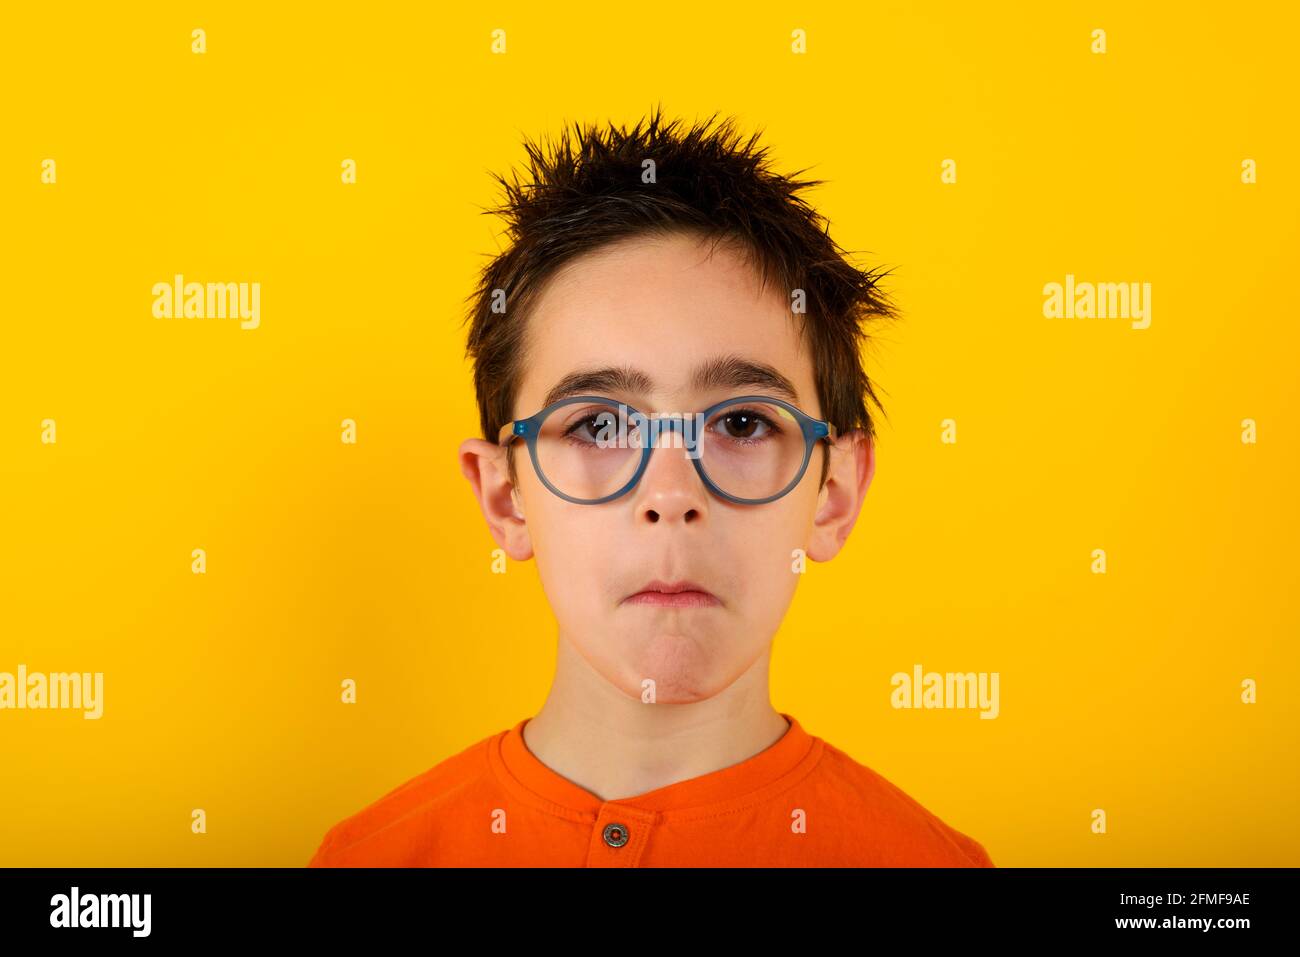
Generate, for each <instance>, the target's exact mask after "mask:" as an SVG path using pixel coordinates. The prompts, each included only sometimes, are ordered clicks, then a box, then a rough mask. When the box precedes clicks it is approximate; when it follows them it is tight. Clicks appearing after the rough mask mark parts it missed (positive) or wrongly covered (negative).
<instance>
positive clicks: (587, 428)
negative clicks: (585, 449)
mask: <svg viewBox="0 0 1300 957" xmlns="http://www.w3.org/2000/svg"><path fill="white" fill-rule="evenodd" d="M585 413H586V414H584V415H581V416H580V417H579V418H578V419H576V420H574V421H573V422H572V423H571V424H570V425H569V426H568V427H567V428H566V429H565V430H564V437H565V438H566V439H572V440H573V441H575V442H577V443H578V444H580V445H595V444H596V443H597V441H598V440H599V439H600V437H601V436H602V435H604V436H606V437H608V438H612V437H614V436H616V435H617V434H618V415H617V413H615V412H613V411H612V410H610V409H597V408H592V409H587V410H585Z"/></svg>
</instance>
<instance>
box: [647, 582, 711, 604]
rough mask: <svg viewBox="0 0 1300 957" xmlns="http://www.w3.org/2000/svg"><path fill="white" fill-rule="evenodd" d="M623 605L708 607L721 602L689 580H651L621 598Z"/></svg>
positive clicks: (702, 587)
mask: <svg viewBox="0 0 1300 957" xmlns="http://www.w3.org/2000/svg"><path fill="white" fill-rule="evenodd" d="M623 604H625V605H659V606H661V607H666V608H708V607H711V606H715V605H721V604H722V602H721V601H719V600H718V597H717V596H716V595H714V594H713V593H712V592H711V591H709V590H708V589H707V588H705V587H704V586H702V585H697V584H696V583H695V582H690V581H676V582H663V581H657V580H656V581H652V582H649V583H647V584H646V586H645V587H644V588H642V589H641V590H640V591H639V592H636V593H635V594H632V595H628V596H627V597H626V598H624V599H623Z"/></svg>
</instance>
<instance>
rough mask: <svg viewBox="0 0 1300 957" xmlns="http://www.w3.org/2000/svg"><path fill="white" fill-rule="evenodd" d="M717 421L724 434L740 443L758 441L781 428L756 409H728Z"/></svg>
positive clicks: (778, 431)
mask: <svg viewBox="0 0 1300 957" xmlns="http://www.w3.org/2000/svg"><path fill="white" fill-rule="evenodd" d="M715 421H716V422H718V423H720V424H721V432H722V435H723V436H724V437H726V438H729V439H733V440H735V441H736V442H739V443H756V442H761V441H762V440H763V439H765V438H767V437H768V436H770V435H772V434H774V433H780V431H781V428H780V426H778V425H777V424H776V423H775V422H773V421H772V420H771V419H770V418H768V417H767V416H766V415H764V414H763V413H762V412H759V411H757V410H756V409H745V408H740V409H728V410H727V411H726V412H724V413H723V414H722V415H720V416H719V417H718V418H717V419H716V420H715Z"/></svg>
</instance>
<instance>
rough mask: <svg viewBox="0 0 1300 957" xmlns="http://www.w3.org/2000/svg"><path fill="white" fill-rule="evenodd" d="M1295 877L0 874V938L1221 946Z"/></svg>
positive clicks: (1288, 872)
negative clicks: (791, 939)
mask: <svg viewBox="0 0 1300 957" xmlns="http://www.w3.org/2000/svg"><path fill="white" fill-rule="evenodd" d="M1296 878H1297V871H1296V869H1294V868H1216V869H1208V868H1207V869H1195V868H1058V869H1053V868H996V869H992V870H987V869H981V870H941V869H894V870H874V869H873V870H867V869H861V870H842V869H831V868H809V869H758V868H755V869H743V870H730V869H729V870H715V869H690V870H686V869H652V868H651V869H644V870H640V871H623V872H621V873H620V874H618V875H613V874H605V875H603V876H601V877H599V878H597V877H596V875H595V874H594V873H593V872H591V871H584V870H529V869H509V870H489V869H472V870H453V869H438V868H434V869H419V870H399V869H359V870H342V869H321V870H307V869H304V868H288V869H277V868H84V869H77V868H26V869H8V870H3V869H0V935H2V936H0V939H3V940H4V941H5V943H6V945H8V944H10V943H13V942H16V941H19V940H31V939H33V938H40V942H41V943H54V942H57V939H58V938H59V937H68V936H75V938H76V944H77V945H78V946H91V947H94V946H98V945H99V944H100V943H108V942H109V941H110V940H113V941H115V942H117V943H119V944H121V943H126V942H130V944H131V945H133V946H147V944H146V941H151V940H156V941H165V942H168V943H184V942H193V943H196V944H212V943H216V942H230V943H243V942H254V941H256V942H258V943H263V942H277V941H285V942H292V943H294V944H302V943H305V942H309V941H320V942H322V943H325V944H329V945H337V944H339V943H340V942H342V941H344V940H350V941H363V942H385V941H392V942H396V941H412V942H419V943H420V945H421V946H422V947H423V946H428V947H430V949H441V948H442V947H443V946H452V947H456V948H457V949H459V948H461V947H463V946H464V944H459V943H453V942H455V941H459V940H461V939H462V938H469V939H468V941H465V943H468V944H470V945H471V946H474V945H481V946H483V947H484V948H488V949H490V948H491V947H492V946H493V945H494V944H496V943H499V942H500V941H502V940H504V939H507V938H509V937H512V936H517V937H518V939H519V940H521V941H527V942H530V943H532V944H533V945H534V946H541V945H544V944H545V943H546V942H547V941H548V940H549V941H552V942H554V941H555V940H556V934H557V933H564V934H565V938H563V939H565V940H569V939H573V938H572V937H571V935H572V934H573V933H575V932H578V933H580V935H581V936H580V938H579V939H581V940H589V941H590V942H591V943H593V944H601V945H603V946H609V947H632V948H636V949H638V950H640V949H642V948H645V947H650V948H655V949H658V948H662V947H668V946H677V945H680V944H681V943H683V941H682V938H681V936H680V935H681V934H682V933H683V932H684V931H685V929H686V928H690V942H691V943H699V942H700V940H701V937H703V938H707V939H718V940H723V941H730V942H733V943H734V942H737V941H739V940H740V939H744V938H752V937H755V936H757V937H758V938H760V939H764V938H768V937H769V936H770V935H773V934H781V933H783V932H795V933H799V934H801V935H804V934H812V935H814V936H812V937H805V938H804V948H802V949H808V948H812V949H816V948H818V947H819V946H820V945H818V944H816V943H815V941H816V940H818V939H821V938H822V935H823V934H824V935H827V939H826V940H824V941H823V942H824V943H825V944H826V945H827V946H832V944H831V942H830V938H835V937H837V936H838V935H840V934H847V935H848V936H849V937H850V939H856V940H858V941H860V942H862V943H864V944H868V943H870V942H871V941H873V940H885V939H892V938H894V937H897V936H899V935H902V937H903V938H904V939H910V940H913V941H915V942H916V943H918V944H920V943H928V942H931V941H933V940H935V939H942V938H948V937H951V938H954V939H963V940H968V941H970V942H972V943H974V942H977V941H978V942H985V943H987V942H993V941H1001V940H1006V939H1016V938H1026V939H1034V940H1044V939H1046V940H1055V939H1061V940H1069V941H1074V940H1078V939H1081V938H1082V939H1090V940H1095V939H1097V938H1110V939H1117V938H1122V937H1133V938H1136V939H1138V940H1148V941H1151V940H1156V941H1164V940H1174V941H1177V942H1178V943H1177V944H1175V946H1181V945H1182V944H1183V943H1186V942H1190V941H1192V940H1195V939H1203V940H1215V941H1217V942H1219V943H1221V944H1225V945H1227V946H1232V944H1233V942H1235V941H1244V940H1249V939H1250V938H1251V936H1252V935H1256V934H1264V935H1268V936H1270V937H1276V936H1277V935H1278V934H1285V933H1286V932H1287V930H1288V925H1289V921H1290V913H1291V911H1293V910H1294V904H1293V902H1294V900H1295V893H1296ZM146 895H147V896H146ZM86 924H91V925H92V926H85V925H86ZM74 925H75V926H74ZM1288 936H1289V935H1288ZM6 949H8V948H7V947H6ZM14 952H15V953H16V952H17V951H14Z"/></svg>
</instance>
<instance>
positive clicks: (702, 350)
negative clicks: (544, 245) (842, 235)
mask: <svg viewBox="0 0 1300 957" xmlns="http://www.w3.org/2000/svg"><path fill="white" fill-rule="evenodd" d="M788 295H789V290H785V289H780V288H778V287H776V286H774V285H773V284H772V282H771V281H770V280H769V282H768V284H767V285H766V286H765V287H764V286H762V285H761V283H760V277H759V274H758V272H757V270H756V269H755V268H754V267H753V266H751V265H750V264H749V263H748V262H747V261H746V259H745V257H744V256H743V255H742V254H741V253H740V252H738V251H737V250H736V249H734V248H733V247H732V246H731V245H730V244H727V243H718V244H716V245H715V244H714V243H713V242H712V241H711V240H707V239H702V238H700V237H698V236H696V235H693V234H692V235H687V234H672V235H668V236H653V237H636V238H634V239H629V240H624V241H620V242H618V243H615V244H611V245H608V246H604V247H602V248H600V249H598V250H595V251H593V252H591V253H587V254H585V255H583V256H581V257H578V258H577V259H574V260H572V261H570V262H569V263H567V264H566V265H565V266H564V267H563V268H562V269H560V270H558V271H557V272H556V273H555V275H554V276H553V277H552V279H551V281H550V282H549V283H548V284H547V287H546V289H545V290H544V291H543V292H542V294H541V295H540V296H539V298H538V300H537V302H536V303H535V304H534V307H533V310H532V313H531V315H530V316H529V319H528V329H527V330H526V350H527V355H528V359H527V362H526V363H525V369H524V373H523V378H522V379H521V380H520V386H519V392H518V399H517V407H516V409H515V413H516V414H517V415H531V414H532V413H533V412H536V411H537V410H538V409H540V408H542V407H543V406H544V405H547V404H549V401H553V400H554V399H555V398H558V397H559V396H560V395H561V394H563V393H564V392H570V393H572V389H571V388H566V386H572V385H575V384H576V385H577V386H578V388H577V391H578V392H596V393H599V394H609V395H613V396H614V397H615V398H627V399H629V400H631V399H634V398H639V399H641V401H642V405H643V407H644V408H643V411H647V412H655V411H662V410H661V409H659V408H658V406H663V407H664V408H665V409H667V410H669V411H672V410H678V411H680V410H683V409H685V408H686V407H688V406H692V405H697V404H700V403H702V402H706V401H709V400H711V399H721V398H725V397H726V396H728V395H732V394H737V393H739V392H744V391H753V392H758V393H761V394H764V395H777V396H780V397H782V398H785V399H787V400H788V401H790V402H793V403H794V404H795V405H798V406H799V407H800V408H802V409H804V410H805V411H808V412H813V413H816V412H817V411H818V409H817V402H816V398H815V391H816V390H815V386H814V380H813V369H812V363H811V359H810V357H809V356H808V354H807V350H806V349H805V348H804V345H803V341H802V339H801V336H800V332H799V322H798V320H799V317H797V316H795V315H794V314H793V313H791V311H790V305H789V302H790V301H789V298H788ZM609 370H615V371H616V372H617V373H618V374H615V375H610V374H609ZM783 385H785V386H788V388H789V389H790V390H791V393H793V394H791V393H787V392H786V391H784V389H783V388H782V386H783Z"/></svg>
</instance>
